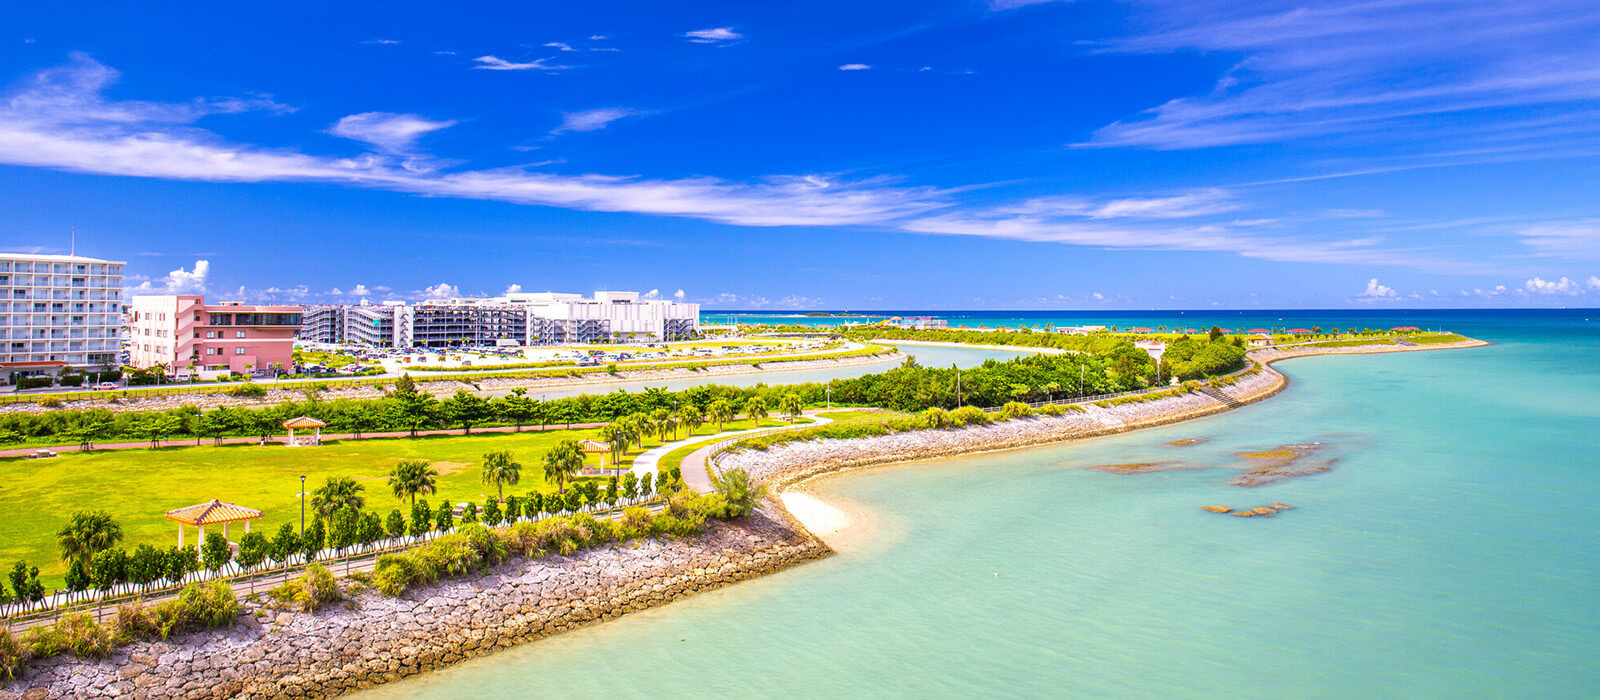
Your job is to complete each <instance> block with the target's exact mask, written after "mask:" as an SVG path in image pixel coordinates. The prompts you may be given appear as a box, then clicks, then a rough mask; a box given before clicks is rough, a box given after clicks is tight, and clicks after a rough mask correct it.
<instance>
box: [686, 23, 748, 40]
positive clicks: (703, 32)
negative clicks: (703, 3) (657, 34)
mask: <svg viewBox="0 0 1600 700" xmlns="http://www.w3.org/2000/svg"><path fill="white" fill-rule="evenodd" d="M678 36H681V37H684V38H686V39H688V40H689V41H690V42H691V43H695V44H717V43H723V42H729V41H738V40H740V39H743V38H744V35H743V34H740V33H738V32H736V31H733V27H714V28H711V29H696V30H694V31H692V32H684V33H682V34H679V35H678Z"/></svg>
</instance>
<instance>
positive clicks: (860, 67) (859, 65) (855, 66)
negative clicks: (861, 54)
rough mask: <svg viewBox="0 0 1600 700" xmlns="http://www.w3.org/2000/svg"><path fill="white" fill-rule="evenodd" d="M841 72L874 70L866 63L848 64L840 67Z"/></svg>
mask: <svg viewBox="0 0 1600 700" xmlns="http://www.w3.org/2000/svg"><path fill="white" fill-rule="evenodd" d="M839 70H872V66H869V65H867V64H865V63H846V64H844V65H842V66H839Z"/></svg>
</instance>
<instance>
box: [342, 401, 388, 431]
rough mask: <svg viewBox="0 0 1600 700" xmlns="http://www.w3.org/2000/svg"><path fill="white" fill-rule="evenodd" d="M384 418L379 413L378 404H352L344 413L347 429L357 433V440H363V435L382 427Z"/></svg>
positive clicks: (356, 402)
mask: <svg viewBox="0 0 1600 700" xmlns="http://www.w3.org/2000/svg"><path fill="white" fill-rule="evenodd" d="M382 418H383V417H382V416H381V415H379V413H378V407H377V404H376V403H373V402H369V401H355V402H352V403H350V404H349V406H348V407H347V408H346V410H345V411H344V424H345V427H347V428H349V429H350V432H352V433H355V437H356V439H357V440H360V439H361V434H362V433H364V432H368V431H372V430H376V429H377V428H378V426H379V425H381V421H382Z"/></svg>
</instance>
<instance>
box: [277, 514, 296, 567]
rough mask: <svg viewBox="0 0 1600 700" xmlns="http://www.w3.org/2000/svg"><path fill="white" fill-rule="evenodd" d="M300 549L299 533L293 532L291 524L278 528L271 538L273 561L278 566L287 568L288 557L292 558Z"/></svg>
mask: <svg viewBox="0 0 1600 700" xmlns="http://www.w3.org/2000/svg"><path fill="white" fill-rule="evenodd" d="M300 549H301V547H300V535H299V533H296V532H295V531H294V525H293V524H291V523H284V524H283V526H282V527H279V528H278V534H277V535H275V536H273V538H272V559H273V561H276V562H278V565H279V566H287V565H288V564H289V557H291V556H294V554H295V553H296V552H299V551H300Z"/></svg>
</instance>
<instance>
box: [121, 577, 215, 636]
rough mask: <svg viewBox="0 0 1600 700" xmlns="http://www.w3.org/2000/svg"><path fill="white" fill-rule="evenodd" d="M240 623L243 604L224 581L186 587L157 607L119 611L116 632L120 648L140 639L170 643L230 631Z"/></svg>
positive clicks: (127, 605)
mask: <svg viewBox="0 0 1600 700" xmlns="http://www.w3.org/2000/svg"><path fill="white" fill-rule="evenodd" d="M238 619H239V601H237V600H235V599H234V597H233V589H232V588H229V587H228V584H226V583H223V582H221V581H211V582H209V583H203V584H192V585H189V586H184V588H183V590H182V591H179V592H178V597H177V598H174V599H172V600H169V601H166V602H164V603H161V604H160V605H157V606H155V607H151V608H147V607H145V606H144V604H143V603H142V602H139V601H134V602H130V603H123V604H122V606H120V607H119V608H117V616H116V618H115V620H113V621H112V631H113V633H114V635H115V637H116V640H117V643H118V644H127V643H128V642H131V641H134V640H136V639H166V638H168V637H170V636H172V635H174V634H180V633H182V632H185V631H189V630H197V629H209V628H216V627H230V626H232V625H233V623H234V622H235V621H237V620H238Z"/></svg>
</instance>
